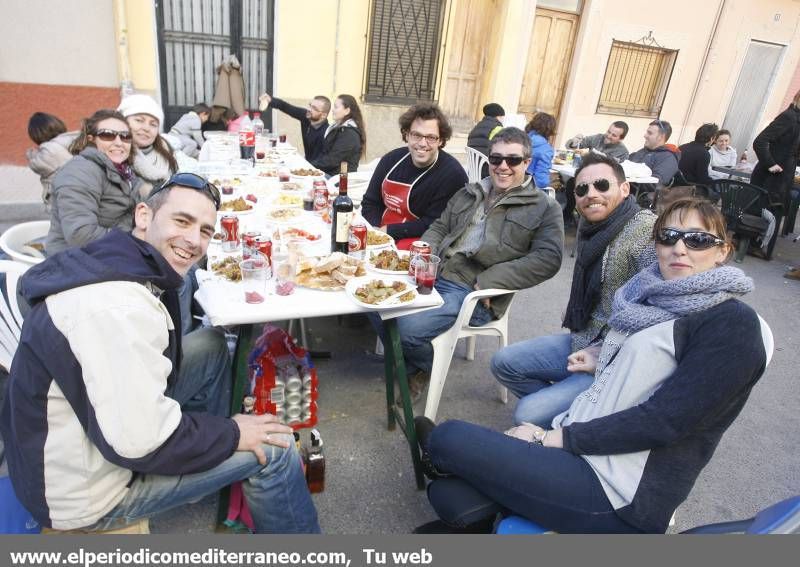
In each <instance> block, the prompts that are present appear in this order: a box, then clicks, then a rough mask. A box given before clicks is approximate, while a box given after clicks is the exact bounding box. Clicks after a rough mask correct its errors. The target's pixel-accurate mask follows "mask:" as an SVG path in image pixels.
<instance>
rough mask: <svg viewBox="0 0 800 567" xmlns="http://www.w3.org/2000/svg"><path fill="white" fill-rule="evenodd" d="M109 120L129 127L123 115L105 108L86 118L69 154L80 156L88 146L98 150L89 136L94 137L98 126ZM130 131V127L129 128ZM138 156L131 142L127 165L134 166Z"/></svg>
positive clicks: (71, 145) (70, 147)
mask: <svg viewBox="0 0 800 567" xmlns="http://www.w3.org/2000/svg"><path fill="white" fill-rule="evenodd" d="M108 118H116V119H117V120H119V121H120V122H122V123H123V124H125V125H126V126H127V125H128V121H127V120H126V119H125V117H124V116H123V115H122V113H120V112H117V111H116V110H113V109H111V108H104V109H102V110H98V111H97V112H95V113H94V114H92V115H91V116H90V117H89V118H84V119H83V120H82V121H81V131H80V133H79V134H78V137H77V138H75V139H74V140H73V141H72V143H71V144H70V145H69V152H70V153H71V154H73V155H78V154H79V153H81V152H82V151H83V150H85V149H86V147H87V146H92V147H93V148H96V147H97V146H96V145H95V144H94V142H92V141H91V140H90V139H89V136H94V133H95V132H96V131H97V125H98V124H99V123H100V122H102V121H103V120H106V119H108ZM129 129H130V127H129ZM135 154H136V145H135V144H134V143H133V140H131V151H130V154H128V159H126V160H125V163H127V164H128V165H131V164H133V156H134V155H135Z"/></svg>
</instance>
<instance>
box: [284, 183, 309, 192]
mask: <svg viewBox="0 0 800 567" xmlns="http://www.w3.org/2000/svg"><path fill="white" fill-rule="evenodd" d="M304 188H305V186H304V185H303V184H302V183H297V182H295V181H284V182H283V183H281V189H283V190H284V191H302V190H303V189H304Z"/></svg>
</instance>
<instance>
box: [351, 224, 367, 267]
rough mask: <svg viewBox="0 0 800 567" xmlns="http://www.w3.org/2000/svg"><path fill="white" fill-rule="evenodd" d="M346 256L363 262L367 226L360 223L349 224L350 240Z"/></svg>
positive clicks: (365, 251)
mask: <svg viewBox="0 0 800 567" xmlns="http://www.w3.org/2000/svg"><path fill="white" fill-rule="evenodd" d="M347 251H348V255H350V256H353V257H354V258H358V259H359V260H363V259H364V257H365V256H366V253H367V225H366V224H364V223H363V222H362V221H356V222H354V223H351V224H350V238H349V239H348V243H347Z"/></svg>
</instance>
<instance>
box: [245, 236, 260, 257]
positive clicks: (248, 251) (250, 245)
mask: <svg viewBox="0 0 800 567" xmlns="http://www.w3.org/2000/svg"><path fill="white" fill-rule="evenodd" d="M259 236H261V233H260V232H258V231H257V230H249V231H247V232H245V233H244V234H243V235H242V260H247V259H248V258H250V256H252V255H253V253H254V252H258V249H257V248H256V238H258V237H259Z"/></svg>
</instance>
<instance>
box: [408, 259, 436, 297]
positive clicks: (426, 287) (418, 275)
mask: <svg viewBox="0 0 800 567" xmlns="http://www.w3.org/2000/svg"><path fill="white" fill-rule="evenodd" d="M440 263H441V258H439V256H436V255H434V254H431V255H429V256H421V255H420V256H417V258H416V260H415V261H414V279H415V281H416V282H417V292H418V293H419V294H420V295H429V294H430V293H431V292H432V291H433V284H434V283H435V282H436V273H437V272H438V271H439V264H440Z"/></svg>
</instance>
